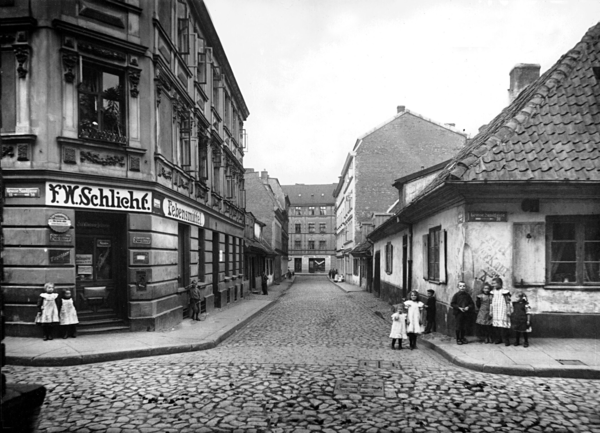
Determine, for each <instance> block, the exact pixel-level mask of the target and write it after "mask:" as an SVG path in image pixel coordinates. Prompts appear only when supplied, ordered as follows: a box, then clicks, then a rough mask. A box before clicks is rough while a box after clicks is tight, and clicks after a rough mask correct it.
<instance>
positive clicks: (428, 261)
mask: <svg viewBox="0 0 600 433" xmlns="http://www.w3.org/2000/svg"><path fill="white" fill-rule="evenodd" d="M446 237H447V234H446V230H442V228H441V227H440V226H438V227H433V228H431V229H429V233H428V234H425V235H423V278H424V279H425V280H429V281H433V282H438V283H445V282H446V274H447V272H446Z"/></svg>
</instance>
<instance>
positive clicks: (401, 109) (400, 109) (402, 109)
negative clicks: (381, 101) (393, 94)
mask: <svg viewBox="0 0 600 433" xmlns="http://www.w3.org/2000/svg"><path fill="white" fill-rule="evenodd" d="M405 110H406V107H405V106H404V105H398V106H397V107H396V111H397V112H398V114H400V113H404V111H405Z"/></svg>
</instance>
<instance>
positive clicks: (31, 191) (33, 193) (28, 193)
mask: <svg viewBox="0 0 600 433" xmlns="http://www.w3.org/2000/svg"><path fill="white" fill-rule="evenodd" d="M39 196H40V189H39V188H6V197H39Z"/></svg>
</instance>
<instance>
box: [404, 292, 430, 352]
mask: <svg viewBox="0 0 600 433" xmlns="http://www.w3.org/2000/svg"><path fill="white" fill-rule="evenodd" d="M404 307H405V308H406V310H407V312H406V335H407V336H408V344H409V347H410V350H413V349H416V348H417V335H418V334H421V333H423V318H422V313H423V308H424V307H425V304H423V303H422V302H421V301H419V292H417V291H416V290H413V291H412V292H410V295H409V300H408V301H406V302H404Z"/></svg>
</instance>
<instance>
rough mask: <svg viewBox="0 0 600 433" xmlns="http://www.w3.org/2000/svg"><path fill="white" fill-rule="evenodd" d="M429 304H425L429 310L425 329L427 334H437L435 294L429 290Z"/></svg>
mask: <svg viewBox="0 0 600 433" xmlns="http://www.w3.org/2000/svg"><path fill="white" fill-rule="evenodd" d="M427 295H428V297H427V303H426V304H425V308H426V309H427V310H426V311H427V313H426V314H427V317H426V319H427V326H426V327H425V334H429V333H431V331H433V332H435V313H436V306H435V292H434V291H433V289H428V290H427Z"/></svg>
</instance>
